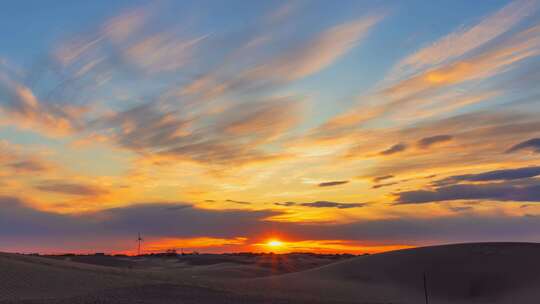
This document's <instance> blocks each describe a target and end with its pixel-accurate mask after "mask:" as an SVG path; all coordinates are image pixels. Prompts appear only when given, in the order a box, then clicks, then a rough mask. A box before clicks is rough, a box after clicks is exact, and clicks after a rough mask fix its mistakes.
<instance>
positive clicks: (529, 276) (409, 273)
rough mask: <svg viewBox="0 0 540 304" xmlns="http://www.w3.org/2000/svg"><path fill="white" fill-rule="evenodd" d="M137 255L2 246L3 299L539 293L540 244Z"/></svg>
mask: <svg viewBox="0 0 540 304" xmlns="http://www.w3.org/2000/svg"><path fill="white" fill-rule="evenodd" d="M179 261H181V259H180V260H179ZM304 262H305V261H304ZM134 263H138V265H139V266H138V268H137V269H120V268H119V267H116V268H115V267H105V266H95V265H87V264H80V263H74V262H69V261H57V260H51V259H44V258H39V257H28V256H20V255H11V254H0V270H1V272H0V276H1V277H0V279H1V282H2V283H1V285H0V303H424V294H423V279H422V278H423V274H424V273H426V275H427V283H428V291H429V297H430V299H431V302H430V303H531V304H532V303H539V299H540V244H530V243H481V244H458V245H445V246H435V247H425V248H416V249H408V250H400V251H393V252H387V253H382V254H375V255H370V256H361V257H356V258H352V259H348V260H344V261H341V262H336V263H332V264H329V265H326V266H322V267H318V268H313V269H309V270H304V271H298V272H294V273H288V274H281V275H280V274H277V275H270V274H269V272H268V271H267V270H264V268H263V267H261V266H260V265H256V264H254V265H248V264H246V263H244V262H243V263H230V262H227V261H225V262H223V263H222V262H219V263H215V264H211V265H196V266H193V265H190V263H185V262H178V261H175V260H174V259H173V260H171V259H168V260H167V261H165V262H159V260H154V261H150V262H148V261H146V262H145V261H143V260H141V259H137V260H135V259H134ZM145 263H147V264H145ZM159 263H162V264H161V265H162V267H158V266H159ZM141 265H152V266H151V267H148V268H145V267H143V266H141ZM251 267H253V268H251ZM251 270H257V271H258V272H257V271H254V273H255V274H253V275H251V274H250V271H251ZM221 272H222V273H221ZM255 276H259V277H258V278H254V277H255Z"/></svg>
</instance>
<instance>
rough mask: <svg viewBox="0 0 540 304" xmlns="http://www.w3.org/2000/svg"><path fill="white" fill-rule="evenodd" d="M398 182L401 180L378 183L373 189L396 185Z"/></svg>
mask: <svg viewBox="0 0 540 304" xmlns="http://www.w3.org/2000/svg"><path fill="white" fill-rule="evenodd" d="M397 184H399V182H390V183H382V184H376V185H373V186H371V189H379V188H383V187H389V186H394V185H397Z"/></svg>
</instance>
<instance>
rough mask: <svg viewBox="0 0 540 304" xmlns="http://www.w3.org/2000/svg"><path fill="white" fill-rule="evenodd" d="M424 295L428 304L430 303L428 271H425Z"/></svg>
mask: <svg viewBox="0 0 540 304" xmlns="http://www.w3.org/2000/svg"><path fill="white" fill-rule="evenodd" d="M424 296H425V297H426V304H429V298H428V290H427V279H426V272H425V271H424Z"/></svg>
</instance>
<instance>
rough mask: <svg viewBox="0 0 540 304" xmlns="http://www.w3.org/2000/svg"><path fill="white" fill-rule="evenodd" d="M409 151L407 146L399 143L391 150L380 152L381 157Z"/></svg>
mask: <svg viewBox="0 0 540 304" xmlns="http://www.w3.org/2000/svg"><path fill="white" fill-rule="evenodd" d="M406 149H407V145H406V144H404V143H399V144H395V145H393V146H391V147H390V148H388V149H386V150H384V151H381V152H379V154H380V155H392V154H396V153H400V152H403V151H405V150H406Z"/></svg>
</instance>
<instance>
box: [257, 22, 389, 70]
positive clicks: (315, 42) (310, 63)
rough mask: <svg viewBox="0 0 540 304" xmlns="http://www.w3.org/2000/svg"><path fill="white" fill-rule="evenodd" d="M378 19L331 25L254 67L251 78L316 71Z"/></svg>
mask: <svg viewBox="0 0 540 304" xmlns="http://www.w3.org/2000/svg"><path fill="white" fill-rule="evenodd" d="M379 20H381V16H368V17H364V18H362V19H359V20H355V21H352V22H348V23H343V24H339V25H337V26H335V27H332V28H330V29H328V30H326V31H324V32H323V33H321V34H320V35H318V36H317V37H315V38H314V39H312V40H310V41H307V42H306V43H304V44H303V45H301V46H299V47H297V48H295V49H292V50H290V51H288V52H287V53H285V54H284V55H282V56H280V57H277V58H276V59H274V60H271V61H270V62H268V63H266V64H264V65H261V66H259V67H257V68H255V69H254V70H253V71H251V72H250V73H249V74H248V75H249V77H248V78H251V77H256V78H257V77H269V78H274V79H276V80H279V79H280V78H281V79H288V80H294V79H300V78H303V77H306V76H308V75H311V74H314V73H316V72H318V71H320V70H322V69H324V68H326V67H328V66H329V65H331V64H332V63H334V61H336V60H337V59H338V58H340V57H341V56H343V55H344V54H345V53H346V52H347V51H349V50H350V49H351V48H353V47H354V46H355V45H356V44H357V43H358V42H359V41H360V40H361V39H362V38H363V37H365V36H366V34H367V33H368V31H369V30H370V29H371V27H373V26H374V25H375V24H376V23H377V22H379Z"/></svg>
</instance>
